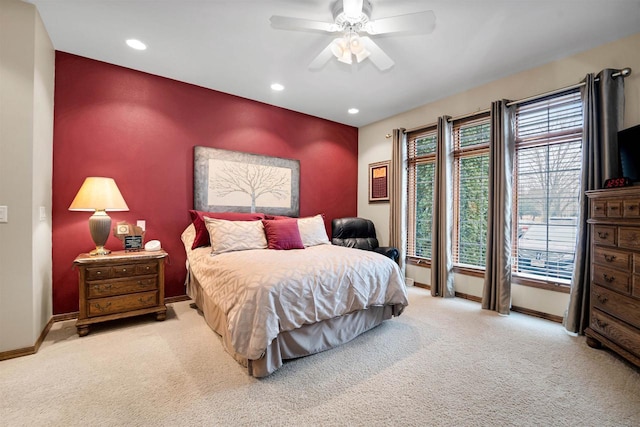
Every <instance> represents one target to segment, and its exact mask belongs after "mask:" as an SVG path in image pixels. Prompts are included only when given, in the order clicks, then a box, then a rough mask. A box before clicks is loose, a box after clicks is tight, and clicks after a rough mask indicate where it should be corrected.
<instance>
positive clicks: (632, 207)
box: [629, 205, 638, 211]
mask: <svg viewBox="0 0 640 427" xmlns="http://www.w3.org/2000/svg"><path fill="white" fill-rule="evenodd" d="M637 207H638V205H631V206H629V210H630V211H635V210H636V208H637Z"/></svg>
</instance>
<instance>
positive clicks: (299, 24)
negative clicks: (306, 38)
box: [269, 15, 338, 33]
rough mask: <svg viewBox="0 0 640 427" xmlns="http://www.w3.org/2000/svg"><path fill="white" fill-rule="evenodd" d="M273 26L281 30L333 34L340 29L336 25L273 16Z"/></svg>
mask: <svg viewBox="0 0 640 427" xmlns="http://www.w3.org/2000/svg"><path fill="white" fill-rule="evenodd" d="M269 20H270V21H271V26H272V27H273V28H278V29H281V30H314V31H328V32H330V33H333V32H335V31H338V27H337V25H336V24H334V23H330V22H320V21H311V20H309V19H301V18H291V17H288V16H278V15H273V16H272V17H271V18H270V19H269Z"/></svg>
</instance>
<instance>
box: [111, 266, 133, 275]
mask: <svg viewBox="0 0 640 427" xmlns="http://www.w3.org/2000/svg"><path fill="white" fill-rule="evenodd" d="M136 267H137V266H136V265H135V264H128V265H127V264H125V265H115V266H113V267H112V269H113V277H129V276H134V275H135V274H136Z"/></svg>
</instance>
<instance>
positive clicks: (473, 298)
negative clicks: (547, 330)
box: [413, 282, 563, 323]
mask: <svg viewBox="0 0 640 427" xmlns="http://www.w3.org/2000/svg"><path fill="white" fill-rule="evenodd" d="M413 285H414V286H416V287H418V288H424V289H431V286H429V285H425V284H424V283H418V282H414V284H413ZM456 297H458V298H463V299H468V300H469V301H474V302H477V303H482V298H481V297H478V296H475V295H471V294H465V293H462V292H456ZM511 311H515V312H516V313H522V314H526V315H528V316H533V317H538V318H540V319H545V320H550V321H552V322H556V323H562V320H563V318H562V317H561V316H556V315H555V314H549V313H543V312H541V311H536V310H531V309H530V308H524V307H518V306H515V305H514V306H511Z"/></svg>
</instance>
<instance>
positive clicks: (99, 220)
mask: <svg viewBox="0 0 640 427" xmlns="http://www.w3.org/2000/svg"><path fill="white" fill-rule="evenodd" d="M89 231H90V232H91V238H92V239H93V243H94V244H95V245H96V248H95V249H94V250H92V251H91V252H89V253H90V254H91V255H107V254H109V253H111V251H110V250H109V249H105V247H104V245H105V243H107V239H108V238H109V233H110V232H111V218H109V215H107V213H106V212H105V211H104V210H96V211H95V212H94V214H93V215H91V217H90V218H89Z"/></svg>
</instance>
